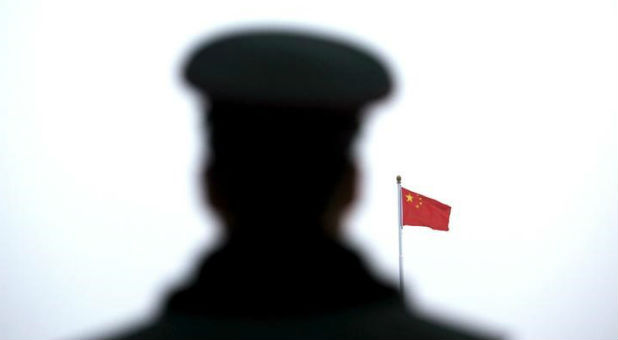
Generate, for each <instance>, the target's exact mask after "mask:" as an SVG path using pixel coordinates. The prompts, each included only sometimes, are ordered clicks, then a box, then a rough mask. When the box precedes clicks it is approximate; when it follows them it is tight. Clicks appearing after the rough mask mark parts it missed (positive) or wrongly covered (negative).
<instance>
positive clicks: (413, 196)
mask: <svg viewBox="0 0 618 340" xmlns="http://www.w3.org/2000/svg"><path fill="white" fill-rule="evenodd" d="M401 210H402V215H403V225H410V226H424V227H429V228H431V229H435V230H444V231H448V220H449V217H450V215H451V207H449V206H448V205H446V204H442V203H440V202H438V201H436V200H434V199H431V198H429V197H426V196H423V195H419V194H417V193H415V192H412V191H410V190H408V189H406V188H403V187H402V188H401Z"/></svg>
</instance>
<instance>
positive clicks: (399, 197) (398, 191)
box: [397, 176, 404, 296]
mask: <svg viewBox="0 0 618 340" xmlns="http://www.w3.org/2000/svg"><path fill="white" fill-rule="evenodd" d="M397 197H398V199H399V204H398V206H399V216H398V218H397V220H398V223H399V225H398V226H397V228H398V229H399V292H400V293H401V295H402V296H403V294H404V292H403V252H402V250H401V248H402V247H401V232H402V230H403V216H402V211H401V208H402V207H401V204H402V203H401V176H397Z"/></svg>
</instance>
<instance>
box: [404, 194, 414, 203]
mask: <svg viewBox="0 0 618 340" xmlns="http://www.w3.org/2000/svg"><path fill="white" fill-rule="evenodd" d="M413 199H414V196H412V195H410V194H407V195H406V202H412V200H413Z"/></svg>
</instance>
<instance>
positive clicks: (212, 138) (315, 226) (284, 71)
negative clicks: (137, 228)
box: [185, 31, 390, 243]
mask: <svg viewBox="0 0 618 340" xmlns="http://www.w3.org/2000/svg"><path fill="white" fill-rule="evenodd" d="M185 77H186V79H187V80H188V82H189V83H190V84H191V85H192V86H193V87H195V88H196V89H197V90H198V91H199V93H200V94H201V95H202V97H203V98H204V99H206V101H205V102H206V103H207V105H205V111H206V112H205V118H206V119H205V120H204V122H205V128H206V129H207V131H208V133H207V136H208V140H207V141H206V142H207V145H208V146H209V148H210V157H209V158H208V159H205V160H204V165H203V188H204V192H205V194H206V196H207V197H208V200H209V201H210V203H211V204H212V205H213V206H214V207H215V208H216V210H217V211H218V212H219V213H220V215H221V216H222V218H223V221H224V223H225V225H226V226H227V230H228V231H229V235H230V236H232V237H235V238H238V237H250V238H252V239H256V238H259V239H261V240H264V241H267V242H269V243H277V242H279V241H282V240H284V239H287V238H296V237H303V238H305V237H308V236H310V235H316V236H317V235H319V236H324V235H329V236H334V235H336V234H337V226H338V225H339V219H340V217H341V216H342V214H343V212H344V211H345V209H346V207H348V206H349V204H350V203H351V202H352V201H353V197H354V192H355V179H356V170H355V165H354V161H353V157H352V143H353V140H354V137H355V136H356V134H357V132H358V129H359V123H360V122H361V119H362V112H363V108H364V106H365V105H366V104H367V103H368V102H369V101H371V100H374V99H377V98H379V97H382V96H384V95H386V94H387V93H388V91H389V89H390V80H389V77H388V74H387V72H386V70H385V69H384V67H383V66H382V65H381V64H380V63H379V62H378V61H376V60H375V59H374V58H373V57H371V56H370V55H369V54H367V53H366V52H364V51H361V50H359V49H357V48H355V47H351V46H350V45H347V44H345V43H342V42H339V41H334V40H332V39H326V38H322V37H316V36H314V35H308V34H301V33H297V32H273V31H261V32H244V33H237V34H232V35H228V36H225V37H222V38H219V39H216V40H214V41H213V42H211V43H209V44H206V45H204V47H202V48H200V49H198V50H197V51H196V52H195V53H194V54H193V55H192V57H191V58H190V60H189V62H188V63H187V66H186V68H185Z"/></svg>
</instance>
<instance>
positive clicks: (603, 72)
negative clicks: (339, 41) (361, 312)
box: [0, 0, 618, 339]
mask: <svg viewBox="0 0 618 340" xmlns="http://www.w3.org/2000/svg"><path fill="white" fill-rule="evenodd" d="M616 7H617V6H616V2H615V1H593V0H581V1H549V0H535V1H531V0H529V1H526V0H525V1H521V0H519V1H478V0H472V1H377V2H376V1H365V2H359V1H355V2H349V3H345V2H333V1H311V2H304V3H303V4H298V3H294V4H292V3H290V2H287V1H268V0H267V1H259V2H257V1H256V2H254V3H248V2H240V1H216V2H215V1H182V0H177V1H174V2H168V3H166V4H163V3H153V2H151V1H131V2H127V1H107V2H99V3H90V2H84V1H53V2H49V1H47V2H45V1H34V0H20V1H7V0H5V1H2V2H0V25H1V29H0V228H1V229H0V338H2V339H25V338H44V339H48V338H66V337H75V336H79V335H80V334H93V333H96V331H98V330H101V329H106V328H108V327H109V326H110V325H112V326H115V325H121V324H124V323H126V322H130V321H135V320H138V319H140V318H144V317H147V316H148V315H149V313H152V311H153V308H154V307H156V305H157V303H158V301H159V300H158V298H159V297H160V295H161V294H162V293H164V292H166V291H167V290H168V289H169V288H170V287H172V286H173V285H175V284H177V283H178V282H180V281H181V280H182V279H183V278H185V277H186V275H188V274H189V273H190V270H191V268H192V266H193V264H194V263H193V262H191V261H193V260H194V259H195V258H196V256H197V255H198V254H200V251H201V249H202V248H203V247H205V246H208V245H212V244H213V242H215V240H216V237H217V229H216V227H215V223H216V220H215V219H214V218H213V217H212V216H211V215H210V211H208V210H207V211H205V212H204V210H203V209H202V208H201V206H200V202H199V199H198V192H197V191H196V184H197V180H196V176H195V174H196V171H197V164H198V161H199V159H198V152H199V148H200V145H199V141H200V135H199V133H200V130H199V114H198V112H197V109H198V106H197V104H198V103H197V102H196V101H195V98H193V97H192V96H191V95H190V94H189V93H188V91H187V90H186V89H185V88H184V87H183V86H182V84H181V82H180V79H179V77H178V68H179V65H180V63H181V61H182V60H183V57H184V56H185V55H186V53H187V51H188V48H189V47H191V46H193V45H194V44H195V43H197V42H198V41H199V40H200V38H201V37H205V36H208V35H209V34H212V33H214V32H218V31H220V30H223V29H226V28H235V27H238V25H249V24H270V25H289V24H293V25H294V26H295V27H299V26H300V27H307V28H312V29H314V30H318V31H326V32H330V33H332V34H337V35H342V36H345V37H348V38H350V39H352V40H355V41H358V42H361V43H364V44H367V45H368V46H370V47H371V48H372V49H374V50H376V51H378V53H380V54H381V55H382V56H383V57H384V58H385V59H386V60H387V61H388V62H389V63H390V64H391V67H392V68H393V70H394V73H395V75H396V77H397V91H396V93H395V94H394V96H393V97H392V98H391V100H390V101H389V102H387V103H382V104H380V105H377V106H375V107H374V108H373V111H375V114H374V115H373V116H371V117H370V119H369V120H368V122H367V125H366V128H365V129H364V131H363V135H362V136H361V139H360V143H359V145H358V154H359V156H360V157H361V162H360V165H361V170H362V172H361V174H362V180H361V185H362V190H361V195H360V197H359V201H358V203H357V205H356V208H355V210H354V211H352V213H351V215H350V217H349V219H348V221H347V226H348V227H347V229H346V230H347V237H348V239H349V241H350V242H351V243H353V244H355V245H357V246H358V247H360V248H361V249H362V250H363V251H364V256H365V258H366V260H367V261H368V262H369V263H370V265H371V267H372V268H373V270H374V271H375V272H376V273H377V274H379V275H380V276H381V277H383V278H384V279H388V280H393V281H395V280H396V277H397V219H396V217H397V203H396V197H397V196H396V195H397V193H396V185H395V176H396V175H397V174H401V175H402V176H403V184H404V186H406V187H407V188H409V189H411V190H414V191H416V192H419V193H422V194H424V195H427V196H430V197H433V198H436V199H438V200H440V201H442V202H444V203H447V204H449V205H451V206H452V207H453V211H452V215H451V231H450V232H448V233H444V232H437V231H432V230H428V229H426V228H414V227H407V228H406V229H405V231H404V256H405V262H404V264H405V275H406V283H407V289H408V290H409V291H411V292H412V296H411V297H410V299H411V300H414V303H416V304H417V305H418V306H419V307H420V308H422V309H423V310H425V311H427V312H429V313H435V314H439V315H446V316H448V317H449V318H452V319H453V320H456V321H458V322H472V323H473V324H477V325H479V326H486V327H487V328H488V329H490V330H495V331H498V332H503V333H504V334H507V335H508V336H509V337H510V338H513V339H541V338H554V339H582V338H586V339H615V338H616V337H617V336H618V290H617V288H616V287H618V249H617V241H618V136H617V132H618V131H617V130H618V122H617V117H618V100H617V93H618V66H617V63H616V60H618V39H617V38H618V29H617V28H618V26H617V13H616ZM240 180H242V181H245V182H246V184H247V186H248V187H249V188H250V186H251V181H253V180H254V179H253V178H252V177H251V174H250V169H249V170H248V173H247V176H246V178H242V179H240ZM296 185H297V186H298V187H299V188H301V189H302V185H303V182H302V179H299V180H298V182H297V183H296ZM253 195H255V196H257V197H259V192H256V193H253Z"/></svg>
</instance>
